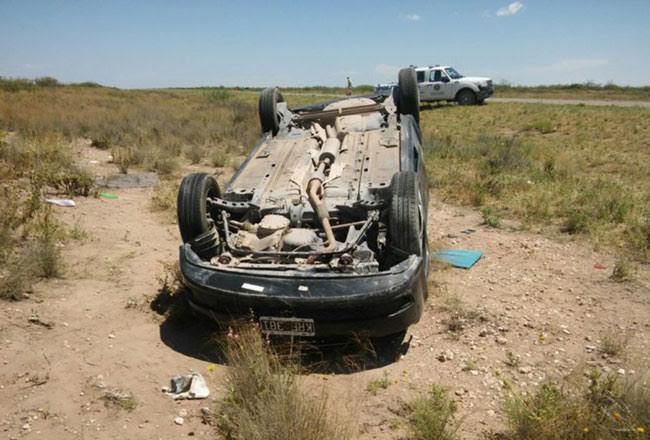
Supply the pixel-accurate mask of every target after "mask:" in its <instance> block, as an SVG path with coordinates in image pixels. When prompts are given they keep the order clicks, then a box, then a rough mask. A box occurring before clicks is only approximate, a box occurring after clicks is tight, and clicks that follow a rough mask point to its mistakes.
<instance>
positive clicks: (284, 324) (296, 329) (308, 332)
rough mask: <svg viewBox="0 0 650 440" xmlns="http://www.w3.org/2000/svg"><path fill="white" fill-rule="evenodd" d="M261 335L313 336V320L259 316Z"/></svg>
mask: <svg viewBox="0 0 650 440" xmlns="http://www.w3.org/2000/svg"><path fill="white" fill-rule="evenodd" d="M260 326H261V327H262V333H265V334H267V335H288V336H314V335H315V334H316V332H315V330H314V329H315V326H314V320H313V319H302V318H276V317H273V316H260Z"/></svg>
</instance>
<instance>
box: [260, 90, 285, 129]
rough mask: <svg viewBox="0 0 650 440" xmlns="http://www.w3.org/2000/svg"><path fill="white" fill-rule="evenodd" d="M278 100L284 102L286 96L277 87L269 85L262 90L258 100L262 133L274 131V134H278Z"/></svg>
mask: <svg viewBox="0 0 650 440" xmlns="http://www.w3.org/2000/svg"><path fill="white" fill-rule="evenodd" d="M278 102H284V98H283V97H282V93H280V91H279V90H278V89H277V88H275V87H269V88H268V89H264V90H262V93H261V94H260V99H259V102H258V111H259V115H260V124H261V125H262V133H266V132H268V131H270V132H272V133H273V136H275V135H276V134H278V130H280V116H279V115H278Z"/></svg>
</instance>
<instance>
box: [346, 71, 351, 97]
mask: <svg viewBox="0 0 650 440" xmlns="http://www.w3.org/2000/svg"><path fill="white" fill-rule="evenodd" d="M346 79H347V80H348V89H347V90H346V91H345V94H346V95H347V96H352V81H350V77H349V76H348V77H346Z"/></svg>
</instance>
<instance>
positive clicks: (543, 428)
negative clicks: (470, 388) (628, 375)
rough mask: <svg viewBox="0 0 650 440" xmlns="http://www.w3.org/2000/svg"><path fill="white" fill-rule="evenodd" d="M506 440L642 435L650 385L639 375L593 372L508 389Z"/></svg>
mask: <svg viewBox="0 0 650 440" xmlns="http://www.w3.org/2000/svg"><path fill="white" fill-rule="evenodd" d="M504 410H505V412H506V416H507V419H508V428H507V431H506V432H505V433H504V435H503V436H501V437H500V438H505V439H508V440H554V439H566V440H586V439H594V440H596V439H598V440H619V439H621V440H623V439H640V438H645V431H646V430H647V429H648V427H649V426H650V388H649V387H648V383H647V382H644V381H636V382H635V381H630V380H629V379H628V380H626V379H623V378H620V377H617V376H603V375H601V374H599V373H596V372H592V373H591V375H590V377H589V381H588V383H585V384H573V385H572V384H568V383H567V384H563V385H560V384H558V383H556V382H547V383H544V384H542V385H541V386H540V387H539V389H538V390H536V391H535V392H534V393H533V394H526V393H523V392H521V393H519V392H514V391H512V390H511V395H510V397H508V398H507V400H506V401H505V404H504Z"/></svg>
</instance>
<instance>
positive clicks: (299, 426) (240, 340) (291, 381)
mask: <svg viewBox="0 0 650 440" xmlns="http://www.w3.org/2000/svg"><path fill="white" fill-rule="evenodd" d="M225 353H226V358H227V360H228V364H229V366H230V368H229V369H228V373H227V377H226V381H227V385H228V389H229V393H228V395H227V397H226V398H224V399H223V400H222V401H221V402H220V403H219V406H218V408H217V411H216V414H218V419H217V426H218V429H219V432H220V433H221V434H222V435H223V436H224V437H225V438H228V439H241V440H244V439H245V440H276V439H283V440H319V439H322V440H329V439H346V438H349V432H348V429H347V427H346V424H344V423H341V420H338V419H337V418H336V417H334V416H332V415H331V414H330V413H329V412H328V400H327V395H326V393H325V391H324V390H320V391H317V392H313V393H308V392H306V391H305V390H304V389H303V386H302V384H301V383H300V381H299V376H298V375H297V372H298V367H296V366H292V365H287V364H285V363H283V362H281V361H280V359H279V357H278V356H277V355H276V354H275V353H274V352H273V351H272V349H271V348H270V347H269V345H267V343H266V342H265V341H264V340H263V339H262V337H261V335H260V333H259V330H258V329H257V328H255V327H245V328H243V329H242V330H241V331H239V332H236V333H231V334H230V336H229V341H228V342H227V345H226V347H225Z"/></svg>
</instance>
